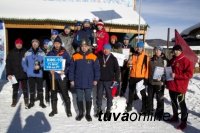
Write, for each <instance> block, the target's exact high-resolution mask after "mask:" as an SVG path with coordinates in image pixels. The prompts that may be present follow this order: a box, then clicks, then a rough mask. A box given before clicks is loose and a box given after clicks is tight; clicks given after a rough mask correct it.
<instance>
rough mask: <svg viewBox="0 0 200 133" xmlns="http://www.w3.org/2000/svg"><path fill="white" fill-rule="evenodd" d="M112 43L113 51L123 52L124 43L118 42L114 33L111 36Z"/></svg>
mask: <svg viewBox="0 0 200 133" xmlns="http://www.w3.org/2000/svg"><path fill="white" fill-rule="evenodd" d="M110 45H111V47H112V50H111V51H112V52H116V53H120V54H122V44H121V43H119V42H117V36H116V35H112V36H111V37H110Z"/></svg>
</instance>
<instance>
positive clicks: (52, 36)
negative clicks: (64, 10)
mask: <svg viewBox="0 0 200 133" xmlns="http://www.w3.org/2000/svg"><path fill="white" fill-rule="evenodd" d="M58 34H59V32H58V31H57V30H52V31H51V41H52V43H53V41H54V39H55V38H56V37H57V36H58Z"/></svg>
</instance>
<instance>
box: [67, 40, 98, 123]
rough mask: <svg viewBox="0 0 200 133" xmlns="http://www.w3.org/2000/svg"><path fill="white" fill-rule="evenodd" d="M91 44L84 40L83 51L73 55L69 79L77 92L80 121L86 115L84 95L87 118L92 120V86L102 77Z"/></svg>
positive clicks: (77, 118) (78, 118)
mask: <svg viewBox="0 0 200 133" xmlns="http://www.w3.org/2000/svg"><path fill="white" fill-rule="evenodd" d="M90 47H91V46H90V45H89V42H88V41H87V40H82V43H81V51H80V52H78V53H76V54H74V55H73V56H72V60H71V63H70V68H69V80H70V81H71V85H72V86H74V88H75V90H76V94H77V106H78V110H79V114H78V115H77V117H76V120H77V121H80V120H81V119H82V118H83V117H84V104H83V98H84V97H83V95H85V101H86V116H85V118H86V120H87V121H92V117H91V115H90V111H91V106H92V97H91V94H92V88H93V85H97V81H98V80H99V78H100V66H99V61H98V59H97V57H96V55H94V54H93V53H92V52H90V50H89V49H90Z"/></svg>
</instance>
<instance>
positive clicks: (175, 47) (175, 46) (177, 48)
mask: <svg viewBox="0 0 200 133" xmlns="http://www.w3.org/2000/svg"><path fill="white" fill-rule="evenodd" d="M175 50H177V51H183V49H182V47H181V45H174V47H173V48H172V51H175Z"/></svg>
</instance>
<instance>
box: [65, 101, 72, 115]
mask: <svg viewBox="0 0 200 133" xmlns="http://www.w3.org/2000/svg"><path fill="white" fill-rule="evenodd" d="M65 106H66V113H67V117H72V112H71V102H70V100H68V101H66V105H65Z"/></svg>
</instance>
